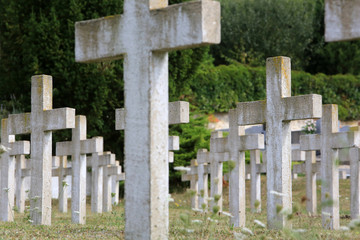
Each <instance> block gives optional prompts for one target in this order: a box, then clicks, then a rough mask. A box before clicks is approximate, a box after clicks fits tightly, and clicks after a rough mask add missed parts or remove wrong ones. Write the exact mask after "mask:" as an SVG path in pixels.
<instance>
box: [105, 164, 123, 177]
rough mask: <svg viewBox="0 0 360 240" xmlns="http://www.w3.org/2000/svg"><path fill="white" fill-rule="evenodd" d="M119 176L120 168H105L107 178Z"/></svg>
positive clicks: (112, 166)
mask: <svg viewBox="0 0 360 240" xmlns="http://www.w3.org/2000/svg"><path fill="white" fill-rule="evenodd" d="M120 174H121V167H120V166H114V165H111V166H107V175H108V176H115V175H120Z"/></svg>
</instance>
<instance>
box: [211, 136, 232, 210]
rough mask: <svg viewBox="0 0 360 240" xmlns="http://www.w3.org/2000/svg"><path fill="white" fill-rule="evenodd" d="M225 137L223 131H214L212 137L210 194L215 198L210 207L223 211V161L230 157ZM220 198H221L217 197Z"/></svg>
mask: <svg viewBox="0 0 360 240" xmlns="http://www.w3.org/2000/svg"><path fill="white" fill-rule="evenodd" d="M226 144H227V143H226V142H225V138H223V133H222V132H221V131H214V132H212V133H211V138H210V155H209V157H210V159H209V160H210V196H211V197H212V198H214V199H213V200H212V201H211V204H210V207H211V208H212V209H213V208H214V206H218V207H219V211H220V212H222V207H223V197H222V193H223V162H225V161H228V160H229V159H230V156H229V152H227V151H226V150H225V147H226ZM216 198H219V199H216Z"/></svg>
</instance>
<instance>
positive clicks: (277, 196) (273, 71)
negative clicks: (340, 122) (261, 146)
mask: <svg viewBox="0 0 360 240" xmlns="http://www.w3.org/2000/svg"><path fill="white" fill-rule="evenodd" d="M266 93H267V99H266V101H257V102H245V103H238V105H237V110H238V113H239V115H238V124H239V125H251V124H262V123H265V122H266V158H267V171H266V172H267V202H268V203H267V224H268V227H269V228H271V229H273V228H283V227H286V226H290V223H289V222H288V221H287V216H285V215H284V214H282V212H284V211H289V212H291V210H292V191H291V189H292V186H291V129H290V122H291V121H292V120H298V119H309V118H320V117H321V99H322V98H321V96H320V95H314V94H311V95H304V96H296V97H291V66H290V59H289V58H287V57H274V58H268V59H267V61H266ZM279 208H281V209H283V210H284V211H280V212H279V211H277V209H279Z"/></svg>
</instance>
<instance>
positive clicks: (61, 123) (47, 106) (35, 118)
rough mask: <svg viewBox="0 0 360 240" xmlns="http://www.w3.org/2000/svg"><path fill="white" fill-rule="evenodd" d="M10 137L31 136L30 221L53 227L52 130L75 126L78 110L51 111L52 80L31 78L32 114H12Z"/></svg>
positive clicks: (10, 116)
mask: <svg viewBox="0 0 360 240" xmlns="http://www.w3.org/2000/svg"><path fill="white" fill-rule="evenodd" d="M8 121H9V123H8V124H9V130H8V134H9V135H17V134H31V140H30V142H31V157H30V158H31V161H30V162H31V184H30V194H29V196H30V209H31V211H30V218H31V220H32V221H33V224H35V225H40V224H41V225H51V165H52V131H54V130H61V129H69V128H74V127H75V109H72V108H60V109H52V77H51V76H47V75H38V76H33V77H32V78H31V113H24V114H11V115H9V119H8Z"/></svg>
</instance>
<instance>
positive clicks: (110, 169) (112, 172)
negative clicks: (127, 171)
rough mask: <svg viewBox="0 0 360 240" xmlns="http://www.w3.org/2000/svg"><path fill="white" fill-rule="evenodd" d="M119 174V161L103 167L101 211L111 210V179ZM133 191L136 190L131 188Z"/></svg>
mask: <svg viewBox="0 0 360 240" xmlns="http://www.w3.org/2000/svg"><path fill="white" fill-rule="evenodd" d="M121 174H122V173H121V166H120V164H119V162H116V163H115V165H108V166H106V167H104V176H103V177H104V179H103V212H110V211H111V210H112V198H113V197H112V187H111V186H112V179H113V176H116V175H121ZM125 182H126V181H125ZM133 191H136V189H133Z"/></svg>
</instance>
